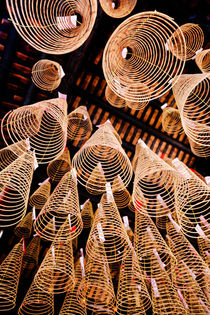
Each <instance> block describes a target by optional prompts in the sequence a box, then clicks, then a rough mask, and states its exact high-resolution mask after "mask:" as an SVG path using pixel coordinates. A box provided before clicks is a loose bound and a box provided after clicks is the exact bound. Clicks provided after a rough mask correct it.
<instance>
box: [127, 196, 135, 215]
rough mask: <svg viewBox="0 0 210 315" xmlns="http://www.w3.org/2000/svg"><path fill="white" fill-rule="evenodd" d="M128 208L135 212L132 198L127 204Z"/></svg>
mask: <svg viewBox="0 0 210 315" xmlns="http://www.w3.org/2000/svg"><path fill="white" fill-rule="evenodd" d="M128 208H129V210H130V211H132V212H135V206H134V204H133V200H132V199H131V200H130V202H129V204H128Z"/></svg>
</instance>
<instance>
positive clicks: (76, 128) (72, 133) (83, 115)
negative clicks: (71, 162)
mask: <svg viewBox="0 0 210 315" xmlns="http://www.w3.org/2000/svg"><path fill="white" fill-rule="evenodd" d="M92 130H93V126H92V122H91V120H90V115H89V113H88V111H87V108H86V107H85V106H79V107H78V108H76V109H75V110H74V111H73V112H71V113H70V114H68V128H67V136H68V139H70V140H84V139H88V138H89V137H90V135H91V132H92Z"/></svg>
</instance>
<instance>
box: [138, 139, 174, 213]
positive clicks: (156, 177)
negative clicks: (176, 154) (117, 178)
mask: <svg viewBox="0 0 210 315" xmlns="http://www.w3.org/2000/svg"><path fill="white" fill-rule="evenodd" d="M140 144H141V145H140V148H139V149H138V160H137V166H136V170H135V180H134V190H133V195H132V196H133V203H134V206H135V209H136V210H137V211H141V212H143V213H145V214H146V215H150V216H151V217H156V216H165V215H167V213H168V212H169V210H170V211H171V212H172V211H173V210H174V183H175V179H176V176H178V173H177V171H176V170H175V169H174V168H172V167H171V166H170V165H169V164H167V163H166V162H165V161H163V160H162V159H161V158H160V157H159V156H158V155H157V154H155V153H154V152H153V151H151V150H150V149H149V148H148V147H147V146H146V145H145V144H144V142H143V141H141V143H140Z"/></svg>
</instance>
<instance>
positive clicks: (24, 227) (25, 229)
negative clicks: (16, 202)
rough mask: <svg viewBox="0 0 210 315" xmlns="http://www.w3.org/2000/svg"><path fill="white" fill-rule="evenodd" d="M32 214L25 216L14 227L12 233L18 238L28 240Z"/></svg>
mask: <svg viewBox="0 0 210 315" xmlns="http://www.w3.org/2000/svg"><path fill="white" fill-rule="evenodd" d="M32 224H33V221H32V212H29V213H28V214H26V216H25V217H24V218H23V219H22V220H21V221H20V223H19V224H18V225H17V226H16V227H15V229H14V233H15V235H17V236H18V237H20V238H22V237H25V238H28V237H30V235H31V231H32Z"/></svg>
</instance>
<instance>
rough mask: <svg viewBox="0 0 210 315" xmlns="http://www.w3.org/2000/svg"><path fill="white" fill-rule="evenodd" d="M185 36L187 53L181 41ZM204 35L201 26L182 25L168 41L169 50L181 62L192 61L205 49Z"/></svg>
mask: <svg viewBox="0 0 210 315" xmlns="http://www.w3.org/2000/svg"><path fill="white" fill-rule="evenodd" d="M182 35H184V39H185V44H186V51H184V50H183V47H182V45H183V41H180V38H182ZM203 43H204V34H203V31H202V29H201V28H200V26H198V25H197V24H193V23H186V24H183V25H181V26H180V27H179V28H177V30H176V31H175V32H174V33H173V34H172V36H171V37H170V38H169V40H168V41H167V44H168V48H169V50H170V51H171V52H172V53H173V54H174V55H175V56H176V57H177V58H179V59H181V60H190V59H192V58H193V57H195V55H196V52H197V51H199V50H200V49H201V48H202V47H203Z"/></svg>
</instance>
